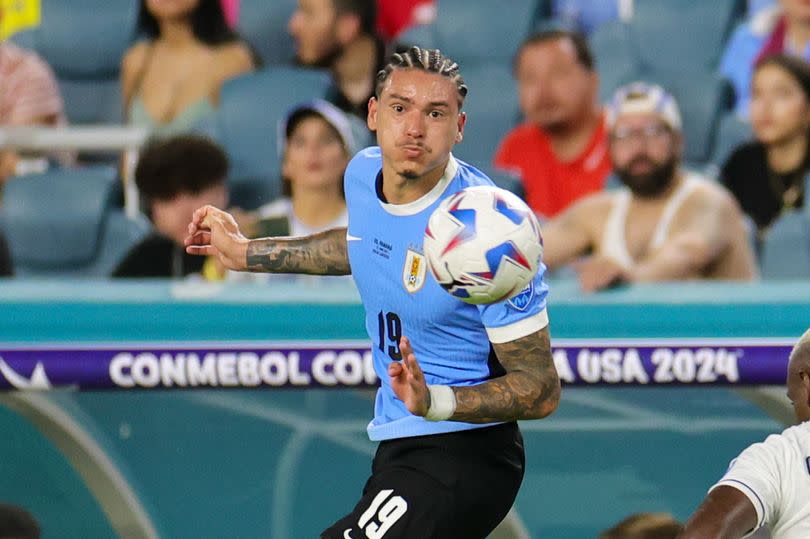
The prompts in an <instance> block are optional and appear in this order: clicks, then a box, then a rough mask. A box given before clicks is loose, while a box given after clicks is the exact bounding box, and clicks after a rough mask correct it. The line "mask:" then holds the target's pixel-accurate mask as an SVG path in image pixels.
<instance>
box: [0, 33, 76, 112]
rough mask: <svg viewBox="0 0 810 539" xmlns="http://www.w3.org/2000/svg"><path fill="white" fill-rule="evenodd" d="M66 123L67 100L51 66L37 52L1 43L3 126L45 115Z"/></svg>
mask: <svg viewBox="0 0 810 539" xmlns="http://www.w3.org/2000/svg"><path fill="white" fill-rule="evenodd" d="M51 117H55V118H56V123H57V125H61V124H64V123H65V115H64V103H63V102H62V96H61V95H60V94H59V87H58V86H57V84H56V77H54V74H53V71H52V70H51V68H50V67H49V66H48V65H47V64H46V63H45V62H44V61H43V60H42V59H41V58H40V57H39V56H37V55H36V54H35V53H33V52H30V51H26V50H24V49H21V48H19V47H17V46H15V45H12V44H11V43H8V42H4V43H0V125H30V124H32V123H35V122H36V121H38V120H41V119H43V118H51Z"/></svg>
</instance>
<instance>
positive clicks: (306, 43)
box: [289, 0, 388, 121]
mask: <svg viewBox="0 0 810 539" xmlns="http://www.w3.org/2000/svg"><path fill="white" fill-rule="evenodd" d="M376 24H377V7H376V4H375V0H299V2H298V9H297V10H296V11H295V13H293V15H292V17H291V18H290V22H289V30H290V34H292V36H293V38H294V39H295V42H296V47H297V57H298V61H299V62H300V63H301V64H303V65H306V66H312V67H322V68H328V69H329V70H330V71H331V73H332V81H333V82H332V89H331V90H330V91H329V94H328V96H327V99H328V100H329V101H331V102H332V103H333V104H335V105H336V106H337V107H338V108H340V109H341V110H343V111H344V112H347V113H349V114H354V115H356V116H358V117H360V119H362V120H363V121H365V119H366V116H367V115H368V100H369V99H370V98H371V97H372V96H373V95H374V81H375V77H376V76H377V72H378V71H379V70H380V69H382V67H383V65H384V64H385V60H386V58H387V56H388V54H387V50H386V47H385V44H384V43H383V41H382V40H381V39H380V38H379V37H378V36H377V35H376V31H375V28H376Z"/></svg>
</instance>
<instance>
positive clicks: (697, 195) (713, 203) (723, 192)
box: [684, 171, 737, 210]
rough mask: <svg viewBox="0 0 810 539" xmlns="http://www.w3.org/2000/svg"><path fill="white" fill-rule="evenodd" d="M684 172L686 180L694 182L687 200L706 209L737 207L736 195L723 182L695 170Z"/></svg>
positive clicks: (730, 208)
mask: <svg viewBox="0 0 810 539" xmlns="http://www.w3.org/2000/svg"><path fill="white" fill-rule="evenodd" d="M684 174H685V177H684V180H685V181H687V182H690V183H691V184H692V192H691V193H690V194H689V196H688V198H687V202H689V201H692V202H694V203H695V205H697V206H699V207H701V208H704V209H707V208H717V209H719V210H732V209H734V210H736V209H737V202H736V199H735V198H734V195H732V194H731V192H730V191H729V190H728V189H727V188H726V187H725V186H723V185H722V184H721V183H718V182H716V181H714V180H713V179H711V178H709V177H708V176H705V175H704V174H701V173H699V172H695V171H688V172H685V173H684Z"/></svg>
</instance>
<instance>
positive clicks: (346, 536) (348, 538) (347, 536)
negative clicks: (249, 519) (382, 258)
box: [343, 238, 360, 539]
mask: <svg viewBox="0 0 810 539" xmlns="http://www.w3.org/2000/svg"><path fill="white" fill-rule="evenodd" d="M357 239H360V238H357ZM350 531H352V529H351V528H349V529H348V530H344V531H343V539H353V538H352V536H351V535H350V534H349V532H350Z"/></svg>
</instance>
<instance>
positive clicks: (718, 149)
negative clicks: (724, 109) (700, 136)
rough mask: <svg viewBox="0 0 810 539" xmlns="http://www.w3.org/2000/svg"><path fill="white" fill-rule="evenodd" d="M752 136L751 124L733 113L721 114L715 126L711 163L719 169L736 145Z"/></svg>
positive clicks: (750, 138)
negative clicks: (715, 134)
mask: <svg viewBox="0 0 810 539" xmlns="http://www.w3.org/2000/svg"><path fill="white" fill-rule="evenodd" d="M753 138H754V132H753V131H752V130H751V124H749V123H748V122H746V121H743V120H742V119H740V117H739V116H737V115H736V114H734V113H727V114H725V115H723V117H722V118H720V122H719V124H718V127H717V136H716V137H715V141H714V151H713V152H712V158H711V161H712V164H713V165H714V166H715V167H717V168H718V169H720V168H721V167H722V166H723V164H724V163H725V162H726V160H727V159H728V158H729V157H731V154H732V152H734V149H735V148H737V146H739V145H741V144H743V143H745V142H747V141H749V140H752V139H753Z"/></svg>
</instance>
